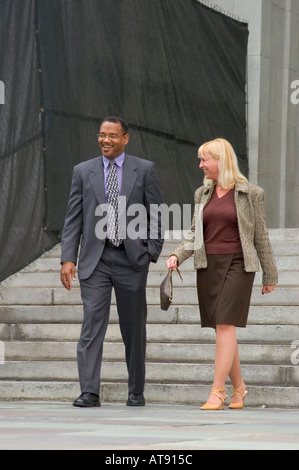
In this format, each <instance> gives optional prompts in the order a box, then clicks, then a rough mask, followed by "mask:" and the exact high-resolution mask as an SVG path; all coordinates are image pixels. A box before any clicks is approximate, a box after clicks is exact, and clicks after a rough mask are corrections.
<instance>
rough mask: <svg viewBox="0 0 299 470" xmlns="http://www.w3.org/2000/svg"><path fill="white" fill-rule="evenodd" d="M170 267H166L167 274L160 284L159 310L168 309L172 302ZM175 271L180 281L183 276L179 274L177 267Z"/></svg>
mask: <svg viewBox="0 0 299 470" xmlns="http://www.w3.org/2000/svg"><path fill="white" fill-rule="evenodd" d="M172 271H173V270H172V269H168V274H167V276H166V277H165V279H163V281H162V282H161V285H160V305H161V310H168V308H169V307H170V305H171V303H172V299H173V285H172ZM175 271H177V273H178V275H179V276H180V279H181V281H183V278H182V276H181V273H180V271H179V270H178V268H176V269H175Z"/></svg>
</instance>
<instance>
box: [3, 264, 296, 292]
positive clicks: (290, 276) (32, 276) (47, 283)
mask: <svg viewBox="0 0 299 470" xmlns="http://www.w3.org/2000/svg"><path fill="white" fill-rule="evenodd" d="M180 271H181V274H182V277H183V283H182V281H181V280H180V278H179V276H178V275H177V274H176V273H174V275H173V284H174V286H176V287H182V286H184V287H194V286H196V271H194V269H193V267H192V270H189V271H187V270H186V269H185V265H184V264H183V266H182V268H181V270H180ZM166 274H167V271H166V269H164V270H162V268H161V270H160V271H154V270H153V269H152V268H151V271H150V272H149V275H148V282H147V286H148V287H155V288H156V287H157V286H159V285H160V284H161V282H162V281H163V279H164V277H165V276H166ZM75 285H77V286H78V284H77V283H76V284H75ZM254 285H255V286H261V285H262V273H261V272H258V273H257V274H256V276H255V282H254ZM298 285H299V270H296V271H295V270H293V271H280V272H279V287H282V286H284V287H297V286H298ZM32 286H37V287H38V288H41V287H42V288H55V289H57V288H61V287H62V286H61V282H60V276H59V273H58V272H56V271H55V272H44V273H35V272H34V273H33V272H24V273H22V276H20V275H18V276H14V277H12V278H11V280H10V282H9V284H7V287H9V288H10V289H11V288H16V287H17V288H20V287H23V288H24V287H25V288H32ZM5 287H6V286H5V284H3V285H2V288H1V290H2V289H3V291H4V292H5V289H4V288H5Z"/></svg>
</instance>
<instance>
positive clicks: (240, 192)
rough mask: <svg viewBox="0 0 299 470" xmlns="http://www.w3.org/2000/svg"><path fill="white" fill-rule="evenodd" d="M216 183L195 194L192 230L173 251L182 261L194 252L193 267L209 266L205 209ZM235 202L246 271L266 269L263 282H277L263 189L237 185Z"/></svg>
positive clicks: (252, 185)
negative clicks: (205, 238) (204, 227)
mask: <svg viewBox="0 0 299 470" xmlns="http://www.w3.org/2000/svg"><path fill="white" fill-rule="evenodd" d="M213 191H214V186H210V187H206V186H201V187H200V188H198V189H197V190H196V192H195V196H194V202H195V207H194V214H193V219H192V225H191V228H190V231H189V233H188V234H187V236H186V237H185V239H184V240H183V241H182V242H181V243H180V245H179V246H178V247H177V248H176V249H175V251H174V252H173V254H174V255H176V256H177V258H178V265H180V264H182V263H183V262H184V261H185V260H186V259H188V258H189V257H190V256H192V254H194V268H195V269H203V268H206V267H207V256H206V250H205V245H204V237H203V210H204V208H205V207H206V205H207V204H208V202H209V201H210V199H211V197H212V194H213ZM235 204H236V211H237V220H238V227H239V233H240V239H241V245H242V250H243V256H244V265H245V271H247V272H257V271H258V270H259V265H261V268H262V271H263V285H275V284H277V282H278V274H277V267H276V263H275V260H274V256H273V251H272V247H271V244H270V240H269V236H268V231H267V228H266V221H265V219H266V218H265V211H264V191H263V189H262V188H260V187H259V186H255V185H254V184H251V183H249V182H244V183H237V184H236V185H235Z"/></svg>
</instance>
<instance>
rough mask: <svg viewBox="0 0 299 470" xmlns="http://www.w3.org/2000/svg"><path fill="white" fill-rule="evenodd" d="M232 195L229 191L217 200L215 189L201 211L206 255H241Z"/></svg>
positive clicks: (231, 191)
mask: <svg viewBox="0 0 299 470" xmlns="http://www.w3.org/2000/svg"><path fill="white" fill-rule="evenodd" d="M234 194H235V192H234V190H233V189H231V190H230V191H229V192H228V193H226V194H225V195H224V196H222V197H221V198H219V197H218V195H217V192H216V189H215V190H214V192H213V195H212V197H211V199H210V201H209V203H208V204H207V206H206V207H205V209H204V211H203V230H204V240H205V247H206V253H207V254H208V255H220V254H223V255H224V254H229V253H242V245H241V240H240V234H239V228H238V219H237V211H236V205H235V200H234Z"/></svg>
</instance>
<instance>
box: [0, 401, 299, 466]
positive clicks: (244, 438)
mask: <svg viewBox="0 0 299 470" xmlns="http://www.w3.org/2000/svg"><path fill="white" fill-rule="evenodd" d="M0 449H1V450H45V449H51V450H59V449H61V450H62V449H63V450H76V449H77V450H94V449H99V450H105V451H106V452H102V453H101V455H103V456H105V458H108V459H109V458H110V457H111V456H112V455H114V459H116V458H117V457H118V458H121V457H120V456H121V455H122V452H121V451H126V454H125V455H130V451H131V452H132V455H134V456H135V458H136V456H138V450H139V451H140V455H143V453H142V452H141V450H147V451H149V452H150V454H149V455H151V454H152V455H153V456H156V455H157V454H159V455H160V454H163V451H166V450H167V451H168V452H169V453H171V452H170V451H174V452H176V453H177V454H178V453H179V452H178V451H184V453H185V454H191V455H193V456H194V458H195V455H196V453H197V452H196V451H197V450H258V449H260V450H299V410H298V409H268V408H244V409H243V410H239V411H236V410H229V409H225V410H224V411H213V412H208V411H201V410H199V409H198V408H196V407H194V406H171V405H167V406H165V405H152V404H147V405H146V406H145V407H140V408H133V407H127V406H125V405H123V404H105V403H104V404H102V407H101V408H92V409H81V408H74V407H73V406H72V405H71V404H69V403H52V402H51V403H49V402H46V403H43V402H0ZM133 450H134V451H135V452H133ZM117 451H119V453H117ZM164 453H165V452H164ZM181 453H182V452H181ZM103 458H104V457H103ZM157 458H158V459H159V458H161V457H157ZM163 458H164V457H163ZM165 458H166V457H165ZM173 458H175V457H173ZM190 460H192V459H191V457H190ZM136 462H137V461H136ZM136 462H135V463H136ZM105 463H110V461H107V462H105ZM111 463H113V462H111ZM115 463H116V464H117V463H121V461H119V462H114V464H115ZM122 463H124V462H122ZM125 463H129V464H131V466H133V467H135V466H139V467H140V463H141V460H140V462H139V464H138V465H137V464H136V465H135V463H134V462H133V461H132V462H129V461H128V462H125ZM147 463H149V462H147ZM152 463H159V462H152ZM164 463H167V462H164ZM176 463H178V462H176ZM193 463H194V462H193ZM144 465H145V463H144ZM144 465H143V466H144Z"/></svg>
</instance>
